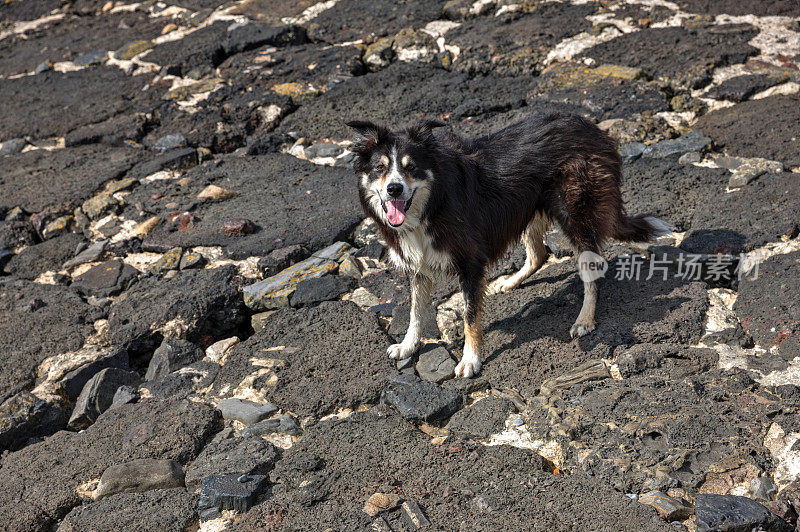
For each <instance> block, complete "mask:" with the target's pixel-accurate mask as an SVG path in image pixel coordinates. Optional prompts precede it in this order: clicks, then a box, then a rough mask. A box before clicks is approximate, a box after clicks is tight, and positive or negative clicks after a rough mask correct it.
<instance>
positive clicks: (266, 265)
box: [258, 244, 308, 278]
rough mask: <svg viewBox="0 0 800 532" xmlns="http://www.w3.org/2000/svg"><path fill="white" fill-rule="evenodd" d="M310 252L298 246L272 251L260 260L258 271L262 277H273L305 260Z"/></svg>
mask: <svg viewBox="0 0 800 532" xmlns="http://www.w3.org/2000/svg"><path fill="white" fill-rule="evenodd" d="M307 256H308V252H307V251H306V250H305V249H304V248H303V246H300V245H298V244H295V245H293V246H286V247H285V248H280V249H275V250H272V251H270V253H269V254H268V255H267V256H266V257H262V258H260V259H258V271H259V272H261V275H262V277H265V278H266V277H272V276H273V275H275V274H276V273H278V272H279V271H281V270H285V269H286V268H288V267H289V266H291V265H292V264H294V263H295V262H298V261H300V260H303V259H304V258H306V257H307Z"/></svg>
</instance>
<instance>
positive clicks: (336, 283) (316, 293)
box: [289, 275, 356, 308]
mask: <svg viewBox="0 0 800 532" xmlns="http://www.w3.org/2000/svg"><path fill="white" fill-rule="evenodd" d="M355 287H356V280H355V279H353V278H352V277H342V276H339V275H325V276H323V277H317V278H313V279H307V280H305V281H301V282H300V283H299V284H298V285H297V288H296V289H295V291H294V293H292V295H291V296H289V304H290V305H291V306H293V307H295V308H297V307H306V306H310V305H314V304H316V303H321V302H322V301H333V300H334V299H336V298H338V297H339V296H340V295H342V294H344V293H345V292H347V291H349V290H352V289H353V288H355Z"/></svg>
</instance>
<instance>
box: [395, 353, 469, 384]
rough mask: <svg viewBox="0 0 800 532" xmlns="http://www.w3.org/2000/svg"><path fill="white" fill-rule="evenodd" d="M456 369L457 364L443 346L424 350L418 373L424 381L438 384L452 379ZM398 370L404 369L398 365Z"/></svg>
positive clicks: (420, 355)
mask: <svg viewBox="0 0 800 532" xmlns="http://www.w3.org/2000/svg"><path fill="white" fill-rule="evenodd" d="M455 368H456V362H455V361H454V360H453V359H452V358H451V357H450V353H449V352H448V351H447V349H445V348H444V347H442V346H438V347H434V348H433V349H423V350H422V352H421V353H420V354H419V362H417V365H416V369H417V373H419V376H420V377H421V378H422V379H423V380H426V381H430V382H436V383H439V382H442V381H444V380H447V379H452V378H453V372H454V370H455ZM398 369H403V368H401V367H400V366H399V365H398Z"/></svg>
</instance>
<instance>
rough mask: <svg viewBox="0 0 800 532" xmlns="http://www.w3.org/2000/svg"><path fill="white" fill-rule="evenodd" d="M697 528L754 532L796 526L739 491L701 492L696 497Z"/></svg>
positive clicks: (787, 529) (776, 531) (779, 531)
mask: <svg viewBox="0 0 800 532" xmlns="http://www.w3.org/2000/svg"><path fill="white" fill-rule="evenodd" d="M694 514H695V516H696V518H697V530H698V531H699V532H706V531H710V530H719V531H722V532H750V531H751V530H754V529H755V530H769V531H774V532H784V531H785V532H791V531H792V530H793V527H792V526H791V525H789V523H787V522H786V521H784V520H783V519H781V518H779V517H778V516H776V515H775V514H773V513H772V512H770V511H769V510H767V509H766V508H765V507H763V506H762V505H760V504H759V503H757V502H756V501H754V500H752V499H748V498H747V497H740V496H738V495H711V494H701V495H698V496H697V499H696V500H695V507H694Z"/></svg>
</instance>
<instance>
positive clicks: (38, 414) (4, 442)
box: [0, 391, 68, 452]
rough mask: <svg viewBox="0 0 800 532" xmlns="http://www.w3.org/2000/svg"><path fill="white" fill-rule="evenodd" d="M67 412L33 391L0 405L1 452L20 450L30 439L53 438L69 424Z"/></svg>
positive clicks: (20, 394) (16, 396)
mask: <svg viewBox="0 0 800 532" xmlns="http://www.w3.org/2000/svg"><path fill="white" fill-rule="evenodd" d="M67 419H68V414H67V411H66V410H65V409H64V408H63V407H61V406H59V405H55V404H52V403H48V402H47V401H43V400H41V399H39V398H38V397H36V396H35V395H33V394H32V393H30V392H25V391H23V392H20V393H18V394H17V395H15V396H13V397H11V398H10V399H8V400H7V401H6V402H4V403H3V404H2V405H0V452H2V451H5V450H11V451H14V450H17V449H19V448H20V447H22V446H24V445H25V444H26V442H27V441H28V440H30V439H31V438H41V437H44V436H50V435H51V434H54V433H56V432H57V431H59V430H61V429H63V428H64V427H65V426H66V425H67Z"/></svg>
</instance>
